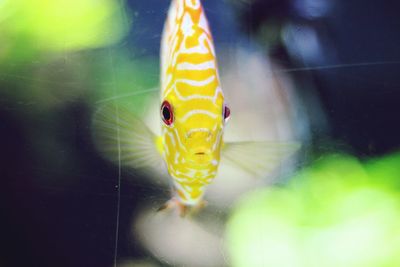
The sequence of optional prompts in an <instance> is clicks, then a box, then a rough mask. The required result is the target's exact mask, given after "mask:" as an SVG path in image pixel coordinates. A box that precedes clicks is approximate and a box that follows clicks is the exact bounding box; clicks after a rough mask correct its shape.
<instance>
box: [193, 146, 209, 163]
mask: <svg viewBox="0 0 400 267" xmlns="http://www.w3.org/2000/svg"><path fill="white" fill-rule="evenodd" d="M211 161H212V154H211V152H210V151H208V150H206V149H200V150H196V151H193V152H192V153H190V155H189V162H191V163H193V164H197V165H208V164H210V163H211Z"/></svg>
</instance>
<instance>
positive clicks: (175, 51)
mask: <svg viewBox="0 0 400 267" xmlns="http://www.w3.org/2000/svg"><path fill="white" fill-rule="evenodd" d="M160 103H161V106H160V122H161V124H162V126H161V136H159V137H157V136H155V135H154V134H153V133H152V132H151V131H150V130H149V129H148V128H147V126H145V124H144V123H143V122H142V121H141V120H139V119H138V118H136V117H135V116H134V115H132V114H130V113H129V112H127V111H126V110H125V109H123V108H122V107H120V106H108V107H104V108H103V109H101V110H100V111H99V112H97V113H96V114H95V119H94V127H95V141H96V144H97V147H98V148H99V149H100V151H101V152H102V153H103V154H104V155H106V156H107V157H108V158H110V159H111V160H113V161H116V162H120V163H122V164H123V165H127V166H130V167H133V168H136V169H144V170H145V171H146V173H149V172H151V171H152V170H154V169H157V168H158V169H159V168H161V166H162V165H163V164H162V162H164V163H165V165H166V167H167V170H168V173H169V175H170V177H171V178H172V179H171V180H172V188H173V196H172V198H171V200H170V201H168V202H167V203H166V204H165V205H164V207H173V206H177V207H178V208H179V210H180V212H181V214H184V213H185V211H186V210H187V208H190V207H191V208H193V207H200V206H202V205H203V196H204V193H205V189H206V187H207V185H208V184H210V183H211V182H212V181H213V179H214V178H215V177H216V175H217V171H218V166H219V164H220V161H221V156H222V157H224V158H225V159H226V160H227V162H231V163H233V164H235V165H236V166H238V167H240V168H242V169H244V170H246V171H247V172H249V173H251V174H254V175H255V176H258V175H262V174H265V173H266V172H267V169H269V168H270V165H271V164H270V163H271V160H273V161H278V162H279V160H280V159H282V158H283V157H284V156H287V155H288V154H290V153H291V152H293V151H295V150H296V149H297V148H298V145H296V144H273V143H270V142H237V143H224V142H223V132H224V127H225V125H226V123H227V121H228V119H229V116H230V113H231V112H230V109H229V107H228V106H227V105H226V103H225V99H224V94H223V92H222V89H221V83H220V78H219V75H218V69H217V60H216V55H215V49H214V44H213V39H212V36H211V31H210V28H209V25H208V22H207V19H206V16H205V13H204V9H203V7H202V5H201V2H200V1H199V0H173V1H172V2H171V6H170V9H169V12H168V17H167V20H166V23H165V26H164V32H163V36H162V41H161V101H160ZM271 155H273V156H271ZM268 161H269V162H268ZM153 175H154V173H153Z"/></svg>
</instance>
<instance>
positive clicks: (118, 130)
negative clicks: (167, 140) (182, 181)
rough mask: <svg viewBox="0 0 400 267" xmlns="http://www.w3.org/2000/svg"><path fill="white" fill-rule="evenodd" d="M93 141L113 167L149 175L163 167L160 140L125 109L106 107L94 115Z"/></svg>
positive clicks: (113, 106) (118, 106)
mask: <svg viewBox="0 0 400 267" xmlns="http://www.w3.org/2000/svg"><path fill="white" fill-rule="evenodd" d="M93 137H94V143H95V145H96V147H97V149H98V150H99V151H100V152H101V154H102V155H103V156H104V157H105V158H107V159H109V160H111V161H112V162H114V163H117V164H118V163H120V164H121V165H123V166H127V167H131V168H135V169H140V170H146V171H152V170H155V169H160V166H162V165H163V163H162V162H163V159H162V156H161V154H160V152H162V151H161V150H160V148H159V145H157V143H160V142H159V140H158V138H157V137H156V136H155V134H154V133H153V132H152V131H151V130H150V129H149V128H148V127H147V126H146V125H145V124H144V123H143V121H141V120H140V119H139V118H137V117H136V116H135V115H134V114H133V113H132V112H130V111H129V110H127V109H126V108H124V107H123V106H120V105H114V104H107V105H105V106H103V107H101V108H100V109H99V110H98V111H97V112H96V113H95V114H94V119H93Z"/></svg>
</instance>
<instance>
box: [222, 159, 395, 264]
mask: <svg viewBox="0 0 400 267" xmlns="http://www.w3.org/2000/svg"><path fill="white" fill-rule="evenodd" d="M399 164H400V154H395V155H393V156H388V157H386V158H383V159H380V160H377V161H374V162H368V163H365V164H363V163H361V162H359V161H358V160H357V159H355V158H354V157H351V156H348V155H343V154H342V155H339V154H338V155H328V156H323V157H322V158H321V159H320V160H318V161H317V162H315V164H314V165H312V166H311V167H309V168H307V169H305V170H303V171H301V172H300V173H299V174H298V175H296V176H295V177H294V178H293V180H292V181H291V182H290V183H289V184H288V185H287V186H284V187H275V188H268V189H261V190H259V191H258V192H254V193H251V194H249V195H247V196H246V197H245V198H243V200H242V201H241V202H240V204H238V206H237V207H236V208H235V210H234V212H233V213H232V216H231V218H230V219H229V221H228V225H227V238H228V247H229V252H230V255H231V259H232V266H291V267H293V266H348V267H353V266H357V267H358V266H371V267H372V266H397V265H398V264H399V263H400V257H399V245H400V243H399V242H400V238H399V230H398V227H397V226H398V223H399V220H400V213H399V207H400V206H399V205H400V201H399V193H398V191H397V190H394V189H393V184H392V183H393V182H397V181H396V180H397V178H398V177H399V175H400V171H399V169H398V167H397V166H399ZM394 169H396V171H394Z"/></svg>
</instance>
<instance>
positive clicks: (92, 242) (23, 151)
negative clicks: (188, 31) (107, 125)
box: [0, 0, 400, 267]
mask: <svg viewBox="0 0 400 267" xmlns="http://www.w3.org/2000/svg"><path fill="white" fill-rule="evenodd" d="M202 2H203V6H204V10H205V13H206V15H207V18H208V21H209V24H210V28H211V31H212V35H213V39H214V44H215V49H216V55H217V59H218V70H219V74H220V78H221V84H222V90H223V91H224V95H225V98H226V103H227V104H228V106H229V109H230V111H231V114H230V118H229V121H228V122H227V124H226V128H225V133H224V139H225V141H226V142H238V141H250V142H262V141H268V142H270V144H272V146H271V147H272V148H274V149H271V150H269V152H268V153H269V154H268V153H267V152H266V153H267V154H263V155H261V157H259V158H258V159H259V160H261V161H262V166H261V167H260V168H259V169H261V170H263V172H262V173H261V174H260V173H258V172H257V173H256V170H258V169H256V167H254V168H253V167H251V168H250V170H249V169H248V168H243V164H245V161H243V160H242V157H241V155H237V154H236V155H235V154H230V155H231V157H233V158H234V159H237V161H236V163H234V164H232V162H231V164H228V162H221V166H220V169H219V174H218V176H217V178H216V179H215V180H214V181H213V182H212V183H211V184H210V185H209V187H208V188H207V191H206V195H205V200H206V201H207V204H206V205H205V207H203V208H201V209H199V211H197V212H194V213H193V214H190V215H188V216H185V217H183V218H182V217H180V216H179V215H178V212H177V210H176V209H172V210H164V211H159V212H157V209H158V208H159V207H161V206H162V205H163V204H164V203H165V202H166V201H167V200H168V199H170V197H171V188H170V184H171V178H170V177H168V176H165V175H164V174H165V169H164V167H163V166H162V165H160V166H159V168H156V170H152V172H142V171H141V170H137V169H134V168H131V167H130V166H125V165H123V164H122V163H121V161H119V162H113V161H112V160H109V157H108V156H107V155H104V154H103V153H101V149H99V147H97V146H96V142H95V138H94V136H95V135H96V133H95V132H94V129H93V118H94V116H95V114H96V112H99V110H101V109H102V108H103V107H104V106H107V105H108V104H117V105H118V106H121V107H124V108H126V109H127V110H128V112H130V113H132V114H134V115H135V116H136V117H137V118H139V119H140V120H141V121H143V122H144V123H145V125H146V127H149V128H150V129H151V131H153V132H154V133H155V134H160V125H161V123H162V122H161V118H160V113H159V108H160V105H161V100H160V96H159V92H160V88H159V87H160V85H159V81H160V67H159V65H160V63H159V61H160V42H161V35H162V30H163V25H164V21H165V19H166V15H167V10H168V6H169V3H170V2H169V1H159V0H146V1H142V0H126V1H117V0H96V1H94V0H89V1H79V0H57V1H48V0H2V1H0V137H1V138H0V150H1V155H2V157H1V163H0V177H1V179H2V181H3V184H2V187H1V191H0V205H1V211H2V216H1V220H0V236H1V238H0V243H1V245H2V246H1V249H0V266H6V267H14V266H16V267H17V266H57V267H67V266H71V267H79V266H82V267H83V266H85V267H86V266H96V267H102V266H104V267H111V266H119V267H133V266H144V267H146V266H239V267H240V266H250V267H253V266H266V267H268V266H272V267H276V266H280V267H283V266H290V267H296V266H301V267H309V266H322V267H326V266H335V267H337V266H346V267H353V266H363V267H366V266H371V267H376V266H399V265H400V257H399V255H400V253H399V252H400V251H399V250H400V249H399V248H400V239H399V238H398V237H399V236H400V235H399V230H398V229H399V227H398V226H399V223H400V213H399V210H400V209H399V206H400V191H399V190H400V187H399V185H400V182H399V179H400V168H399V166H400V154H399V145H400V141H399V140H400V139H399V136H400V127H399V118H398V117H399V114H400V105H399V103H400V89H399V88H400V71H399V69H400V50H399V47H400V31H399V28H400V20H399V19H398V10H399V8H400V4H399V3H398V2H396V1H381V2H378V1H372V0H354V1H345V0H337V1H332V0H285V1H277V0H251V1H250V0H240V1H239V0H226V1H221V0H215V1H206V0H204V1H202ZM282 144H296V145H301V148H300V149H298V150H297V151H296V152H295V153H292V154H290V153H288V154H287V155H286V154H284V153H283V152H282V150H281V149H280V148H279V147H280V145H282ZM122 145H123V144H122ZM280 153H281V154H280ZM282 153H283V154H282ZM289 154H290V155H289ZM282 155H283V156H282ZM285 155H286V156H285ZM254 173H256V174H257V175H253V174H254ZM253 176H257V177H253Z"/></svg>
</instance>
